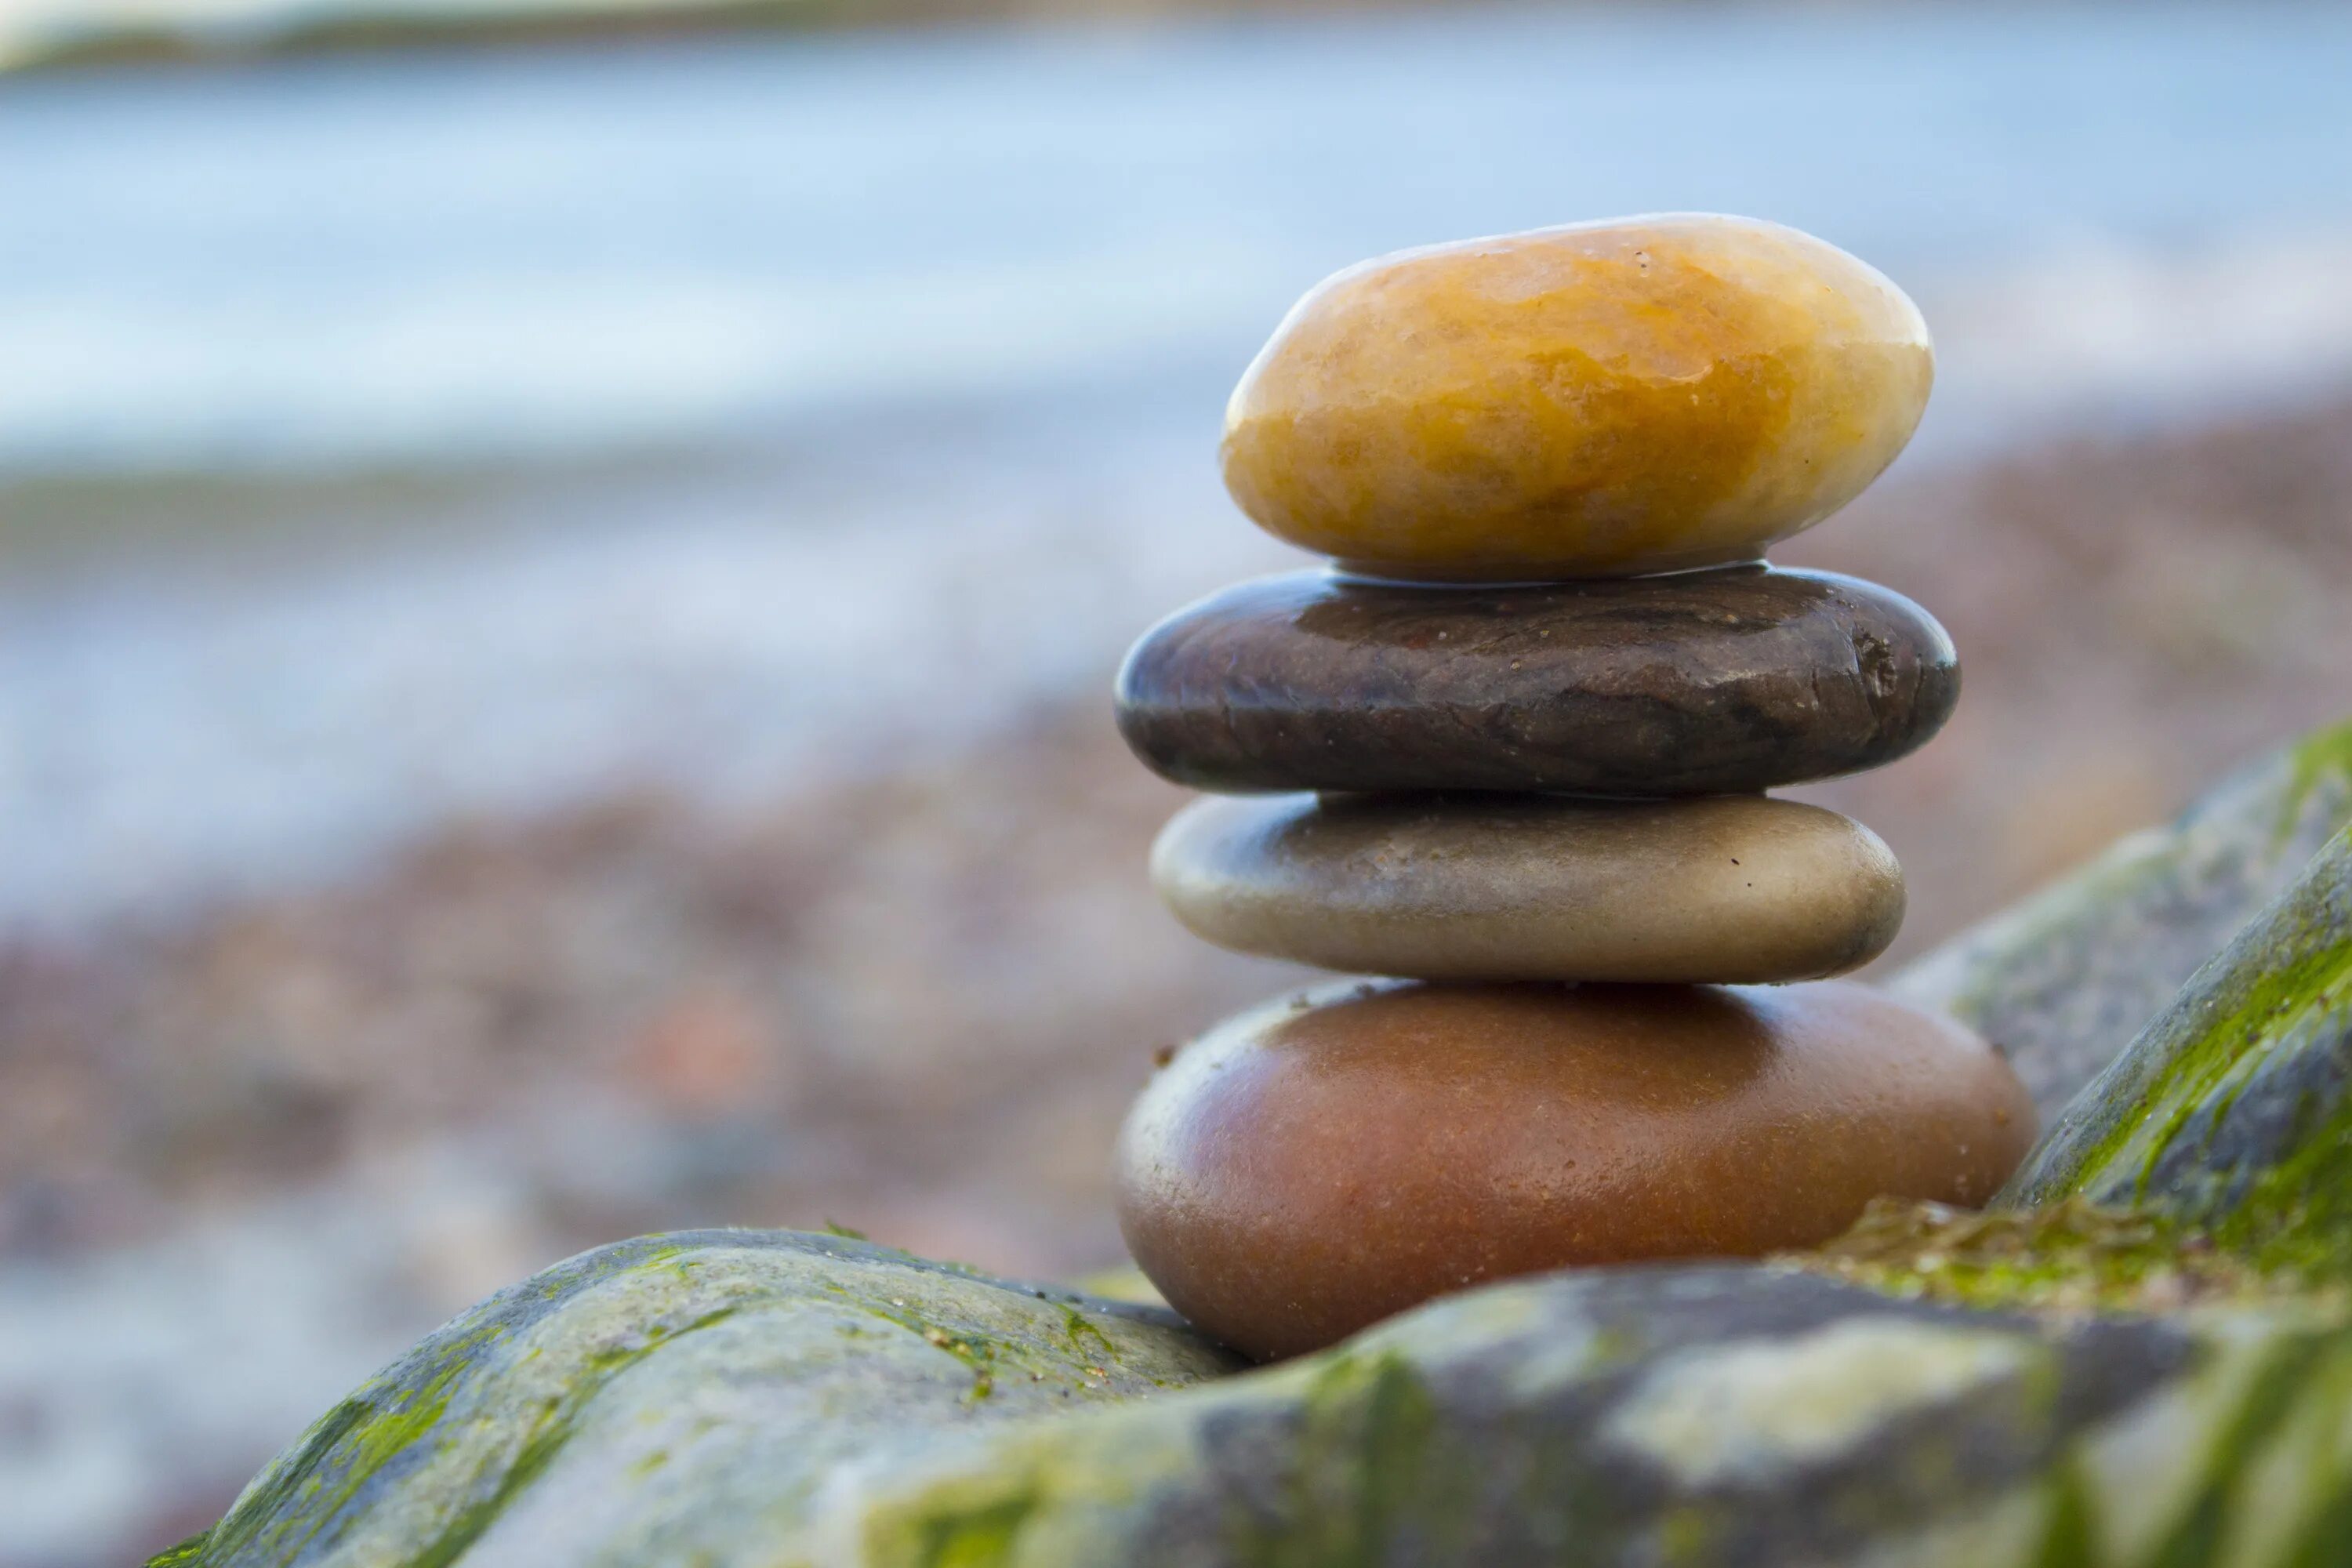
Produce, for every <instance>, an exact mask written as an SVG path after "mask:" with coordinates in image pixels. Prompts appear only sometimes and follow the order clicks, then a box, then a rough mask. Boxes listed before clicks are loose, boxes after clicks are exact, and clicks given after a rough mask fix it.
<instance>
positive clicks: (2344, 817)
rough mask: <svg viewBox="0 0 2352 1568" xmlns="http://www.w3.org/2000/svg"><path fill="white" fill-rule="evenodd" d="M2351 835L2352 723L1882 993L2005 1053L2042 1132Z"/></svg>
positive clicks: (2112, 852)
mask: <svg viewBox="0 0 2352 1568" xmlns="http://www.w3.org/2000/svg"><path fill="white" fill-rule="evenodd" d="M2347 821H2352V721H2347V722H2344V723H2339V724H2335V725H2331V726H2328V727H2327V728H2326V729H2322V730H2317V731H2313V732H2312V733H2311V734H2309V735H2307V736H2305V738H2304V739H2303V740H2301V741H2300V742H2296V743H2295V744H2294V745H2292V746H2290V747H2287V748H2286V749H2285V750H2284V751H2282V752H2277V753H2275V754H2273V755H2272V756H2270V757H2267V758H2265V759H2263V761H2262V762H2260V763H2256V764H2254V765H2253V766H2252V767H2250V768H2248V769H2246V770H2244V771H2243V772H2242V773H2238V774H2236V775H2235V776H2234V777H2232V778H2231V779H2230V780H2228V781H2227V782H2225V783H2223V784H2221V785H2220V786H2218V787H2217V788H2215V789H2214V790H2212V791H2211V792H2210V793H2209V794H2207V795H2205V796H2204V797H2203V798H2201V799H2200V800H2199V801H2198V802H2197V804H2196V805H2193V806H2191V807H2190V808H2189V811H2188V812H2187V813H2186V814H2184V815H2183V816H2181V817H2180V818H2179V820H2178V821H2176V822H2174V823H2172V824H2171V825H2170V826H2166V827H2161V828H2153V829H2150V830H2148V831H2147V832H2145V833H2138V834H2135V835H2133V836H2132V837H2128V838H2126V839H2124V840H2123V841H2122V842H2120V843H2118V844H2116V846H2115V847H2113V848H2111V849H2109V850H2108V851H2107V852H2106V853H2105V854H2104V855H2102V856H2100V857H2099V858H2097V859H2095V860H2094V861H2092V862H2091V864H2090V865H2088V866H2086V867H2084V868H2083V869H2082V870H2080V871H2077V872H2075V873H2074V874H2073V875H2071V876H2069V877H2067V878H2065V879H2063V880H2062V881H2060V882H2058V883H2056V884H2055V885H2053V886H2052V887H2050V888H2049V889H2045V890H2043V891H2042V892H2041V893H2040V894H2037V895H2036V896H2034V897H2033V898H2032V899H2029V900H2026V901H2025V902H2024V903H2021V904H2020V905H2018V906H2016V907H2015V908H2014V909H2012V910H2008V911H2006V912H2004V913H2002V914H2000V915H1997V916H1995V917H1994V918H1993V919H1991V920H1990V921H1986V922H1985V923H1984V924H1982V925H1979V926H1978V927H1976V928H1975V929H1973V930H1971V931H1967V932H1965V933H1963V934H1962V935H1960V936H1958V937H1957V938H1955V939H1954V940H1953V941H1951V942H1948V943H1946V944H1945V945H1944V946H1942V947H1940V948H1938V949H1937V950H1936V951H1935V952H1932V953H1930V954H1929V955H1927V957H1926V958H1923V959H1921V960H1919V961H1918V962H1917V963H1914V964H1912V965H1911V966H1910V967H1909V968H1907V969H1906V970H1904V971H1903V972H1902V973H1900V974H1897V975H1896V976H1895V978H1894V979H1893V980H1892V981H1890V982H1889V983H1888V987H1887V988H1888V989H1889V990H1890V991H1892V992H1893V993H1894V994H1895V995H1897V996H1900V997H1902V998H1903V999H1904V1000H1906V1001H1908V1002H1912V1003H1914V1004H1916V1005H1920V1006H1924V1007H1932V1008H1937V1009H1939V1010H1942V1011H1944V1012H1948V1013H1949V1014H1951V1015H1952V1016H1954V1017H1957V1018H1958V1019H1959V1020H1960V1021H1961V1022H1962V1023H1965V1024H1967V1025H1969V1026H1970V1027H1972V1028H1974V1029H1975V1030H1976V1031H1977V1032H1978V1033H1979V1034H1981V1035H1983V1036H1984V1037H1986V1038H1988V1039H1990V1040H1991V1041H1992V1042H1993V1043H1994V1044H1995V1045H1997V1046H1999V1047H2001V1048H2002V1049H2003V1050H2005V1051H2006V1052H2008V1053H2009V1057H2010V1059H2011V1062H2012V1063H2014V1064H2015V1066H2016V1068H2017V1071H2018V1076H2019V1077H2020V1078H2021V1079H2024V1081H2025V1087H2026V1089H2027V1090H2028V1091H2029V1092H2031V1093H2032V1096H2033V1099H2034V1103H2035V1105H2036V1106H2037V1107H2039V1108H2040V1110H2041V1112H2042V1121H2043V1123H2044V1125H2050V1124H2053V1123H2054V1121H2056V1119H2057V1118H2058V1116H2059V1114H2060V1113H2061V1112H2062V1111H2063V1110H2064V1109H2065V1107H2066V1104H2067V1102H2068V1101H2069V1100H2073V1099H2074V1096H2075V1094H2076V1093H2078V1092H2079V1091H2080V1090H2081V1089H2082V1088H2083V1086H2084V1084H2086V1083H2088V1082H2090V1080H2091V1079H2093V1078H2094V1077H2095V1076H2097V1074H2098V1072H2099V1070H2100V1069H2101V1068H2105V1066H2106V1065H2107V1064H2108V1063H2109V1062H2110V1061H2112V1060H2113V1059H2114V1058H2115V1057H2116V1054H2117V1053H2118V1052H2119V1051H2120V1050H2121V1049H2122V1048H2123V1047H2124V1046H2125V1045H2126V1043H2127V1042H2128V1041H2130V1039H2131V1038H2132V1037H2133V1036H2135V1035H2137V1033H2138V1032H2139V1031H2140V1029H2141V1028H2142V1027H2143V1026H2146V1025H2147V1022H2148V1021H2149V1020H2150V1019H2152V1018H2154V1017H2155V1016H2156V1015H2157V1014H2158V1012H2159V1011H2161V1010H2162V1009H2163V1008H2164V1006H2165V1005H2166V1004H2167V1003H2168V1002H2170V1001H2171V1000H2172V997H2173V994H2174V993H2175V992H2177V991H2179V988H2180V987H2181V985H2182V984H2184V983H2185V982H2187V980H2188V979H2189V976H2190V975H2191V974H2193V973H2196V971H2197V968H2198V966H2199V965H2200V964H2202V963H2204V962H2205V961H2206V960H2207V959H2209V958H2210V957H2211V956H2212V955H2213V954H2214V953H2215V952H2218V951H2220V949H2221V946H2222V944H2223V943H2224V942H2228V941H2229V940H2230V938H2231V935H2232V934H2233V933H2234V932H2235V931H2237V930H2238V929H2239V927H2240V926H2242V925H2243V924H2244V923H2245V921H2247V919H2248V918H2249V917H2251V916H2252V914H2253V913H2254V912H2255V911H2256V910H2259V909H2261V908H2262V907H2263V905H2264V904H2266V903H2268V902H2269V901H2270V900H2272V899H2273V898H2275V897H2277V896H2278V894H2279V893H2280V892H2282V891H2283V890H2284V889H2285V888H2286V886H2287V884H2288V883H2290V882H2291V881H2293V880H2294V877H2295V874H2296V873H2297V872H2298V871H2299V870H2301V869H2302V868H2303V866H2304V864H2305V862H2306V861H2307V860H2309V859H2310V858H2311V857H2312V856H2313V855H2314V854H2315V853H2316V852H2317V850H2318V848H2319V847H2320V846H2321V845H2322V844H2324V843H2325V842H2326V840H2327V839H2328V837H2330V836H2332V835H2333V834H2334V833H2335V832H2336V830H2337V829H2338V828H2340V827H2342V826H2344V825H2345V824H2346V823H2347Z"/></svg>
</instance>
